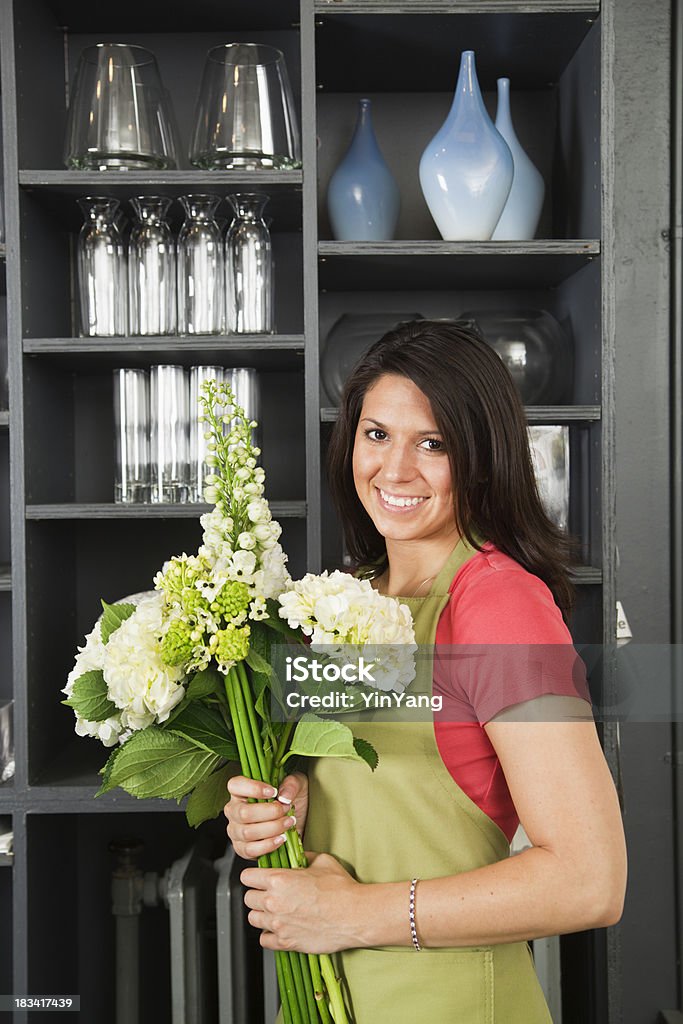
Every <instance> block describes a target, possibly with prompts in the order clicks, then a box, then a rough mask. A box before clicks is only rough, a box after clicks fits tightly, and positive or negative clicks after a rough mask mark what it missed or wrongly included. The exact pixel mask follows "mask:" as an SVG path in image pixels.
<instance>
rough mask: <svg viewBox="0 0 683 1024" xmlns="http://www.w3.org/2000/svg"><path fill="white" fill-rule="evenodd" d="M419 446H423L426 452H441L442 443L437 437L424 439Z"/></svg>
mask: <svg viewBox="0 0 683 1024" xmlns="http://www.w3.org/2000/svg"><path fill="white" fill-rule="evenodd" d="M421 444H423V445H424V447H425V448H426V449H427V451H428V452H442V451H443V441H439V439H438V438H437V437H426V438H425V439H424V441H422V442H421Z"/></svg>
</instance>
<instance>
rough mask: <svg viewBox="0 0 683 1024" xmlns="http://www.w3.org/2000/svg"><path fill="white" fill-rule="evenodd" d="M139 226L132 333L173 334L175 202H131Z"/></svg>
mask: <svg viewBox="0 0 683 1024" xmlns="http://www.w3.org/2000/svg"><path fill="white" fill-rule="evenodd" d="M130 202H131V206H132V207H133V209H134V210H135V213H136V216H137V218H138V219H137V223H136V224H135V225H134V227H133V230H132V231H131V235H130V241H129V243H128V282H129V298H130V333H131V334H140V335H148V334H155V335H156V334H173V333H174V332H175V329H176V260H175V242H174V241H173V235H172V234H171V229H170V227H169V226H168V224H167V222H166V214H167V213H168V208H169V206H170V205H171V200H170V199H166V198H164V197H163V196H136V197H135V199H131V201H130Z"/></svg>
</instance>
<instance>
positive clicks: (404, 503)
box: [379, 487, 426, 508]
mask: <svg viewBox="0 0 683 1024" xmlns="http://www.w3.org/2000/svg"><path fill="white" fill-rule="evenodd" d="M379 493H380V494H381V495H382V501H384V502H386V503H387V505H396V506H397V508H407V507H408V506H409V505H419V504H420V503H421V502H423V501H426V498H400V497H398V496H397V495H395V494H387V492H386V491H383V490H382V488H381V487H380V488H379Z"/></svg>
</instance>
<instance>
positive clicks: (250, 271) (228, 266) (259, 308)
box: [225, 193, 275, 334]
mask: <svg viewBox="0 0 683 1024" xmlns="http://www.w3.org/2000/svg"><path fill="white" fill-rule="evenodd" d="M228 202H229V203H230V205H231V206H232V208H233V210H234V212H235V217H234V219H233V221H232V224H231V225H230V227H229V228H228V231H227V234H226V236H225V297H226V330H227V332H228V334H271V333H272V332H273V331H274V329H275V327H274V323H273V256H272V246H271V240H270V231H269V230H268V226H267V224H266V222H265V221H264V219H263V211H264V209H265V206H266V203H267V202H268V196H266V195H262V194H255V193H239V194H236V195H231V196H228Z"/></svg>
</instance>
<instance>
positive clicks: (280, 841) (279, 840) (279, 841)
mask: <svg viewBox="0 0 683 1024" xmlns="http://www.w3.org/2000/svg"><path fill="white" fill-rule="evenodd" d="M286 839H287V836H286V835H285V834H284V832H283V833H282V835H281V836H275V839H274V840H273V843H274V844H275V846H282V844H283V843H284V842H285V840H286Z"/></svg>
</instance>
